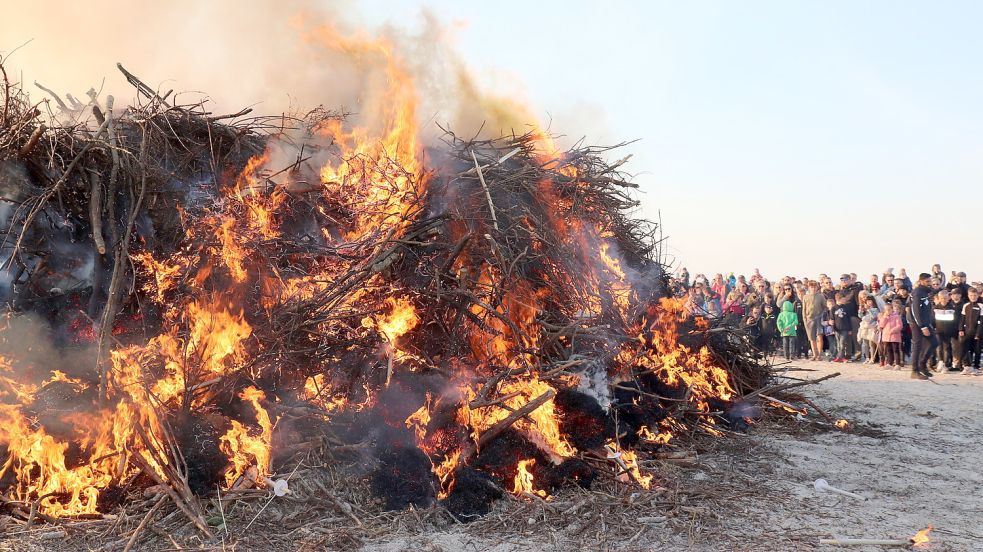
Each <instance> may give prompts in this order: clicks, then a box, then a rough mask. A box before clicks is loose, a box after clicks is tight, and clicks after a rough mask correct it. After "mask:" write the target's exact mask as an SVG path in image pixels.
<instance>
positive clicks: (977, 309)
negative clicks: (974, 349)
mask: <svg viewBox="0 0 983 552" xmlns="http://www.w3.org/2000/svg"><path fill="white" fill-rule="evenodd" d="M959 331H961V332H965V333H966V336H967V337H980V338H983V304H981V303H980V302H978V301H977V302H976V303H966V304H965V305H963V312H962V325H961V327H960V328H959Z"/></svg>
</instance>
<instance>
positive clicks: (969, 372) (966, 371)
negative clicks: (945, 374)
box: [959, 366, 973, 376]
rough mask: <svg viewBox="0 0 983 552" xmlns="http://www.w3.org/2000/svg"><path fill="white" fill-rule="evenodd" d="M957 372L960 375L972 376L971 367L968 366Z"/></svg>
mask: <svg viewBox="0 0 983 552" xmlns="http://www.w3.org/2000/svg"><path fill="white" fill-rule="evenodd" d="M959 374H960V375H962V376H972V375H973V369H972V368H970V367H969V366H967V367H965V368H963V371H962V372H959Z"/></svg>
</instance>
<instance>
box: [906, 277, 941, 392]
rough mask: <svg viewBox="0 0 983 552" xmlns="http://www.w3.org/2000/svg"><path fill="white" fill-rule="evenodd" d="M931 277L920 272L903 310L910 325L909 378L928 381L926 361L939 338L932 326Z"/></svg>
mask: <svg viewBox="0 0 983 552" xmlns="http://www.w3.org/2000/svg"><path fill="white" fill-rule="evenodd" d="M931 279H932V275H931V274H928V273H927V272H922V273H921V274H919V275H918V285H917V286H915V289H914V291H912V293H911V301H909V303H908V308H907V309H905V311H906V313H905V314H906V315H907V318H908V323H909V324H911V377H912V378H913V379H928V378H930V377H932V372H930V371H929V369H928V359H930V358H932V354H933V353H935V348H936V347H938V346H939V338H938V337H937V336H936V335H935V327H934V325H933V324H932V301H931V299H930V298H929V296H930V295H931V288H929V285H928V282H929V280H931Z"/></svg>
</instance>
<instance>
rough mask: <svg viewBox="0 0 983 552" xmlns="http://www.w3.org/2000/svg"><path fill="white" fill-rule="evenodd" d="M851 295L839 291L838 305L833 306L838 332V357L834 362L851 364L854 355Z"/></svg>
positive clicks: (835, 327)
mask: <svg viewBox="0 0 983 552" xmlns="http://www.w3.org/2000/svg"><path fill="white" fill-rule="evenodd" d="M848 295H849V294H848V293H847V292H844V291H839V292H837V294H836V305H834V306H833V328H834V329H835V330H836V352H837V357H836V358H834V359H833V362H849V359H850V357H851V356H852V355H853V341H852V339H851V335H852V334H853V324H851V323H850V319H851V315H850V305H849V298H848V297H847V296H848Z"/></svg>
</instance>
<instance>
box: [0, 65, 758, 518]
mask: <svg viewBox="0 0 983 552" xmlns="http://www.w3.org/2000/svg"><path fill="white" fill-rule="evenodd" d="M121 69H122V68H121ZM124 73H125V74H126V76H127V78H128V79H129V80H130V82H132V83H133V84H134V86H135V88H136V90H137V92H138V97H139V98H140V102H139V105H137V106H133V107H127V108H125V109H122V110H118V109H115V108H114V106H113V105H112V100H111V98H105V99H104V100H102V99H100V98H99V97H98V96H97V95H95V94H93V95H92V97H91V101H90V102H88V103H87V104H81V103H79V104H78V105H74V106H69V105H64V104H63V105H62V113H61V114H60V116H59V117H57V118H56V119H55V120H61V121H64V120H65V119H66V118H67V116H68V115H71V116H72V117H74V120H78V121H81V122H78V123H73V124H68V125H66V124H57V123H51V122H49V123H48V126H49V127H50V128H48V127H46V126H45V124H42V123H41V122H40V121H41V111H42V110H41V109H39V107H42V106H43V105H46V102H44V103H30V102H29V101H28V98H27V96H26V95H25V94H23V93H22V92H21V91H20V90H19V89H17V88H16V87H12V88H10V91H9V92H8V93H7V94H6V96H5V102H4V108H3V113H2V119H0V171H2V172H0V186H2V194H3V200H4V204H5V207H4V215H5V216H4V220H3V224H4V226H5V230H6V240H5V241H4V243H3V246H2V249H0V253H2V260H3V263H4V264H3V275H4V276H3V278H4V281H3V283H4V285H3V287H2V293H3V300H4V302H5V304H6V309H7V318H8V320H16V319H18V318H20V317H24V316H27V315H30V316H32V317H36V318H37V319H40V320H43V321H45V323H44V324H43V326H44V327H45V331H46V332H48V335H49V338H50V346H51V347H54V348H56V349H57V350H68V349H73V350H77V349H80V348H81V349H84V350H86V351H89V354H90V356H89V357H88V358H89V359H90V361H89V362H73V363H71V364H70V365H69V364H66V365H63V366H61V365H59V366H55V365H52V363H46V364H45V365H44V366H32V367H31V369H29V370H28V369H20V368H18V369H14V368H12V366H14V365H17V364H23V362H24V361H23V360H22V359H17V358H9V359H6V361H5V362H4V363H3V366H4V367H6V371H5V372H4V374H3V382H2V389H0V400H2V404H0V419H2V421H3V423H2V424H0V426H2V428H3V429H0V444H2V445H3V447H4V454H5V457H6V464H5V468H4V470H3V473H2V480H0V481H2V484H3V485H4V487H5V489H6V498H5V501H4V504H5V507H6V508H7V509H8V510H10V511H11V512H12V513H14V514H15V515H21V514H24V515H26V514H27V513H28V512H38V513H39V514H41V515H43V516H47V517H57V516H78V515H94V514H97V513H100V512H103V513H105V512H107V511H109V510H111V509H112V508H113V507H114V505H113V503H112V502H113V501H111V500H108V498H107V497H110V496H112V497H115V498H116V499H117V500H123V499H125V497H126V496H127V494H128V493H132V492H137V491H139V490H140V489H141V488H144V487H147V486H150V485H157V486H159V487H160V488H161V489H166V492H167V496H168V497H169V498H170V500H172V501H173V502H174V503H175V504H177V505H178V507H179V508H180V509H181V510H182V512H184V513H185V514H186V515H187V516H188V517H189V518H190V519H191V520H193V521H194V522H195V524H196V525H197V526H198V527H199V529H201V531H203V532H206V533H207V532H208V531H209V529H208V526H207V524H206V523H205V521H204V519H205V518H204V515H203V510H202V508H203V507H202V506H201V504H200V503H199V502H198V500H197V498H196V497H198V496H202V495H206V494H209V493H212V492H214V490H215V489H216V488H221V489H224V490H225V492H229V493H233V496H234V493H235V492H239V491H241V490H243V489H248V488H250V487H260V488H263V487H270V486H272V485H274V484H275V483H276V481H275V479H276V477H277V476H276V474H278V473H279V474H281V475H282V474H284V473H285V472H289V468H290V466H289V461H288V460H289V459H290V458H291V456H292V454H294V453H295V452H297V451H298V450H305V451H308V452H309V451H311V450H314V449H318V448H328V449H331V448H333V447H334V448H339V449H340V448H345V449H347V450H359V451H363V452H364V453H365V456H364V457H363V458H362V459H361V461H363V462H364V463H365V465H366V466H367V470H368V471H367V476H368V480H369V483H370V485H371V486H372V488H373V490H374V491H375V493H376V494H377V495H378V496H379V497H380V498H381V499H382V503H383V505H384V507H386V508H394V509H396V508H404V507H407V506H409V505H414V506H420V507H427V506H432V505H435V504H438V503H439V504H442V505H443V506H444V507H446V508H447V509H448V510H449V511H450V512H451V513H453V514H454V515H455V516H456V517H458V518H459V519H461V520H470V519H475V518H476V517H478V516H480V515H482V514H483V513H484V512H486V511H487V510H488V508H489V507H490V504H491V502H492V501H494V500H495V499H497V498H499V497H501V496H503V493H515V494H517V495H519V496H539V497H546V496H548V495H549V494H550V493H553V492H555V490H556V489H559V488H560V487H562V486H564V485H580V486H583V487H589V486H590V485H591V482H592V481H593V480H594V479H595V478H597V477H602V476H603V477H608V478H614V479H617V480H619V481H622V482H624V483H625V484H627V485H636V486H639V487H647V486H649V485H650V482H651V480H652V478H653V474H650V473H646V472H645V470H643V469H642V468H641V466H640V462H639V456H640V455H644V454H646V453H647V452H651V451H658V450H660V449H661V448H664V447H667V446H672V445H673V444H675V443H676V442H677V441H678V440H680V439H685V438H686V437H685V436H686V435H691V434H693V433H694V432H703V433H710V434H718V433H719V432H721V431H724V430H727V429H728V428H731V427H732V426H733V425H735V424H737V425H739V424H741V423H743V416H740V415H737V416H735V415H732V413H733V412H740V411H741V410H739V409H738V410H735V409H733V407H734V405H735V404H738V403H739V400H740V397H741V396H742V395H744V394H746V393H749V392H751V391H753V390H755V389H759V388H761V387H762V386H763V385H765V383H766V378H767V374H768V370H767V368H766V367H765V366H764V365H763V364H762V363H761V362H760V360H759V359H758V358H757V357H756V356H755V355H754V354H753V353H752V352H751V350H750V349H749V348H748V347H747V344H746V342H745V341H744V339H743V338H742V337H741V336H740V335H739V334H735V333H731V332H729V331H726V330H724V329H720V328H718V329H713V330H711V328H709V326H707V325H706V324H703V323H701V322H698V321H693V320H691V319H687V318H686V317H685V313H683V312H682V304H681V303H680V302H679V301H677V300H674V299H672V298H668V297H665V296H664V288H665V285H666V275H665V271H664V267H663V265H662V264H661V262H660V255H659V251H658V246H659V243H660V241H659V239H658V233H657V230H658V229H657V228H656V226H655V225H654V224H652V223H650V222H647V221H644V220H641V219H639V218H637V217H636V216H634V214H633V210H634V209H635V208H636V207H637V204H636V202H635V200H634V199H633V196H632V190H633V189H634V188H635V185H634V184H632V183H631V182H630V179H629V178H628V177H627V175H625V174H624V173H622V172H621V171H620V170H619V169H620V167H621V166H622V165H623V163H624V160H621V161H616V162H611V161H608V160H607V157H608V156H609V155H610V153H611V152H610V149H611V148H596V147H585V146H578V147H575V148H574V149H571V150H569V151H566V152H557V151H555V147H554V146H553V143H552V140H551V138H550V137H549V136H548V135H546V134H545V133H544V132H542V131H540V130H537V129H533V130H531V131H529V132H527V133H525V134H522V135H512V136H508V137H503V138H500V139H494V140H476V139H462V138H460V137H458V136H455V135H454V134H453V133H451V132H447V133H446V134H445V135H444V141H443V143H442V144H436V145H430V146H427V147H424V146H422V145H420V144H419V141H418V139H417V129H416V128H415V123H414V121H415V116H414V113H413V110H412V105H411V103H409V102H407V101H405V98H402V97H400V96H399V95H398V94H396V93H395V92H394V94H393V96H392V105H391V106H390V109H389V110H388V111H387V112H386V113H385V114H384V115H385V118H386V120H387V123H386V124H385V128H383V129H382V130H381V131H378V132H375V133H373V132H367V131H365V130H364V129H357V128H352V127H351V126H350V125H349V124H348V122H347V120H346V118H345V117H344V116H343V115H342V114H339V113H336V112H329V111H326V110H323V109H318V110H315V111H312V112H310V113H308V114H306V115H304V116H302V117H296V118H288V117H283V116H281V117H275V118H248V117H247V115H248V112H247V111H243V112H240V113H236V114H232V115H215V114H212V113H209V112H207V111H206V110H205V108H204V106H203V105H202V104H196V105H175V104H174V103H173V100H172V99H171V98H170V94H169V93H164V94H162V93H158V92H157V91H154V90H152V89H151V88H150V87H148V86H146V85H145V84H144V83H143V82H142V81H140V80H139V79H138V78H137V77H135V76H133V75H131V74H129V73H126V72H125V71H124ZM59 102H60V100H59ZM89 113H91V117H90V116H89ZM11 355H16V351H15V352H12V353H11ZM54 364H57V362H55V363H54ZM53 386H56V387H57V388H59V389H60V390H61V391H60V392H61V393H62V394H68V395H71V401H70V402H69V403H68V404H70V406H69V407H65V405H64V404H63V403H64V402H65V401H62V402H60V403H59V404H60V405H61V406H60V407H59V410H58V411H57V413H55V412H52V411H48V410H46V409H45V407H44V404H45V403H44V401H40V402H39V401H38V400H36V399H37V397H39V396H43V395H45V394H46V393H50V392H49V391H48V390H49V389H51V388H52V387H53ZM32 505H33V506H32Z"/></svg>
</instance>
